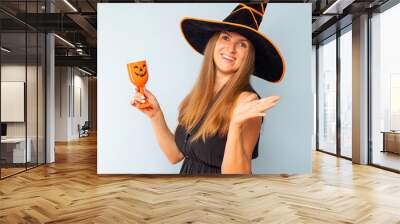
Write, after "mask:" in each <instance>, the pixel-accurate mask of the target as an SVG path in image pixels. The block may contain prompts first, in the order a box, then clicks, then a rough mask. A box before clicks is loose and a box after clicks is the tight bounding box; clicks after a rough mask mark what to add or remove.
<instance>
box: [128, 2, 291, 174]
mask: <svg viewBox="0 0 400 224" xmlns="http://www.w3.org/2000/svg"><path fill="white" fill-rule="evenodd" d="M265 6H266V4H265V3H264V4H242V3H241V4H239V5H238V6H237V7H236V8H235V9H234V10H233V11H232V13H231V14H230V15H229V16H228V17H227V18H225V20H224V21H211V20H204V19H195V18H184V19H183V20H182V22H181V27H182V32H183V34H184V36H185V38H186V40H187V41H188V42H189V44H190V45H191V46H192V47H193V48H194V49H195V50H196V51H198V52H199V53H201V54H204V60H203V65H202V68H201V71H200V74H199V77H198V79H197V82H196V83H195V85H194V87H193V89H192V90H191V92H190V93H189V94H188V95H187V96H186V97H185V98H184V100H183V101H182V103H181V104H180V106H179V117H178V122H179V124H178V126H177V128H176V130H175V133H172V132H171V131H170V129H169V128H168V126H167V124H166V122H165V119H164V116H163V113H162V110H161V108H160V105H159V103H158V102H157V99H156V97H155V96H154V95H153V94H152V93H151V92H150V91H149V90H145V95H144V96H141V95H140V94H139V93H137V94H136V95H135V97H134V99H133V100H132V102H131V104H132V105H133V106H136V105H138V104H140V103H141V102H143V99H144V98H147V101H148V102H149V103H150V104H151V107H150V108H146V109H140V110H141V111H142V112H144V113H145V114H146V115H147V116H148V117H149V119H150V120H151V123H152V126H153V128H154V130H155V133H156V136H157V140H158V143H159V145H160V147H161V149H162V150H163V152H164V153H165V155H166V157H167V158H168V160H169V161H170V162H171V163H172V164H176V163H178V162H179V161H181V160H184V161H183V165H182V167H181V170H180V174H192V175H215V174H251V173H252V166H251V162H252V159H254V158H257V156H258V141H259V134H260V129H261V125H262V122H263V117H264V115H265V112H266V110H268V109H270V108H272V107H274V106H275V105H276V104H277V102H278V99H279V97H278V96H270V97H266V98H262V99H260V97H259V95H258V94H257V93H256V91H255V90H254V89H253V88H252V87H251V85H250V75H251V74H254V75H256V76H258V77H260V78H263V79H265V80H268V81H271V82H277V81H280V80H282V77H283V73H284V62H283V58H282V57H281V56H280V53H279V51H278V49H277V48H276V47H275V46H274V45H273V44H272V42H270V41H269V40H268V38H266V37H265V36H264V35H263V34H261V33H259V32H258V26H259V24H260V23H261V20H262V16H263V14H264V12H265V11H264V10H265Z"/></svg>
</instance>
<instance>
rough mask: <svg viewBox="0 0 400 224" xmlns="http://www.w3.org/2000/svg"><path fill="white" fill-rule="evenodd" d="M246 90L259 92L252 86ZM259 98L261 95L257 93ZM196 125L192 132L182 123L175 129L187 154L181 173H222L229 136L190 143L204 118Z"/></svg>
mask: <svg viewBox="0 0 400 224" xmlns="http://www.w3.org/2000/svg"><path fill="white" fill-rule="evenodd" d="M245 91H249V92H253V93H255V94H257V92H256V91H255V90H254V89H253V88H252V87H251V86H250V85H248V87H247V88H246V90H245ZM257 96H258V98H260V96H259V95H258V94H257ZM204 117H205V116H203V118H202V119H201V120H200V122H199V123H198V124H197V125H196V127H195V128H194V129H193V131H192V133H188V132H187V130H186V129H185V128H184V127H183V126H181V125H180V124H179V125H178V126H177V128H176V130H175V143H176V145H177V146H178V148H179V150H180V151H181V152H182V154H183V155H184V156H185V158H184V161H183V164H182V167H181V170H180V174H184V175H218V174H221V165H222V160H223V158H224V152H225V144H226V140H227V136H224V137H220V136H219V135H215V136H212V137H209V138H206V140H205V142H203V140H202V139H201V138H200V139H198V140H196V141H194V142H193V143H191V144H190V143H189V140H190V137H191V136H193V135H194V134H195V133H196V131H197V130H198V129H199V128H200V126H201V124H202V122H203V119H204ZM258 142H259V138H258V139H257V143H256V145H255V148H254V151H253V155H252V158H253V159H255V158H257V157H258Z"/></svg>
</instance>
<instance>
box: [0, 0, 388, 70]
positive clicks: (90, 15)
mask: <svg viewBox="0 0 400 224" xmlns="http://www.w3.org/2000/svg"><path fill="white" fill-rule="evenodd" d="M387 1H388V0H270V1H269V2H270V3H279V2H284V3H312V13H313V15H312V21H310V22H312V32H313V33H312V36H313V43H314V44H316V43H319V42H320V41H322V40H323V39H325V38H327V37H329V36H330V35H332V34H334V33H335V32H336V30H337V28H341V27H345V26H347V25H349V24H351V20H352V17H354V16H357V15H359V14H360V13H363V12H365V11H366V10H372V9H374V8H377V7H379V6H380V5H382V4H384V3H385V2H387ZM121 2H124V3H126V2H131V3H135V2H136V3H137V2H157V3H166V2H187V0H185V1H183V0H182V1H179V0H175V1H168V0H159V1H157V0H153V1H150V0H136V1H134V0H122V1H116V0H47V6H46V0H24V1H21V0H1V2H0V24H1V30H2V32H3V33H6V34H3V35H2V36H3V38H8V39H7V42H8V43H11V44H10V45H9V46H12V47H15V48H16V49H18V46H25V45H24V43H25V39H24V38H22V36H23V33H24V32H25V30H26V29H28V30H29V31H39V32H55V33H56V34H57V35H58V37H57V38H55V45H56V50H55V53H56V65H60V66H61V65H69V66H80V67H82V68H86V69H88V70H90V71H92V72H93V73H95V72H96V64H97V62H96V56H97V50H96V49H97V3H121ZM191 2H213V1H204V0H197V1H191ZM218 2H237V1H218ZM242 2H245V1H242ZM50 12H51V13H50ZM339 20H340V21H341V22H338V21H339ZM346 21H347V22H346ZM338 24H339V25H338ZM21 32H22V33H21ZM18 33H20V34H18ZM59 37H60V38H59ZM63 39H64V40H66V41H67V42H66V41H63ZM68 42H69V43H68ZM2 43H4V41H3V42H2ZM31 46H32V47H35V45H34V43H31V44H29V45H28V50H27V51H28V52H30V51H31V49H30V47H31ZM20 49H21V50H24V49H23V48H20Z"/></svg>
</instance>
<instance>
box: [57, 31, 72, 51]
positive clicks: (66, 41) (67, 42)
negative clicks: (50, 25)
mask: <svg viewBox="0 0 400 224" xmlns="http://www.w3.org/2000/svg"><path fill="white" fill-rule="evenodd" d="M54 36H55V37H57V38H58V39H60V40H61V41H63V42H64V43H66V44H67V45H69V46H71V47H73V48H75V45H73V44H71V42H69V41H68V40H66V39H64V38H62V37H60V36H58V35H57V34H54Z"/></svg>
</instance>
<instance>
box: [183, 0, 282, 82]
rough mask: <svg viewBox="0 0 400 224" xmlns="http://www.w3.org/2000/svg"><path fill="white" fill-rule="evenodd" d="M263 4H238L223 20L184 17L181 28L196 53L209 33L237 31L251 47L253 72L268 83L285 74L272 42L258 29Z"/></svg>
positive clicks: (277, 79) (279, 79) (280, 57)
mask: <svg viewBox="0 0 400 224" xmlns="http://www.w3.org/2000/svg"><path fill="white" fill-rule="evenodd" d="M266 6H267V3H257V4H254V3H246V4H245V3H240V4H239V5H238V6H236V7H235V8H234V9H233V11H232V12H231V13H230V14H229V15H228V16H227V17H226V18H225V19H224V20H223V21H216V20H207V19H200V18H192V17H184V18H183V19H182V20H181V31H182V33H183V36H184V37H185V39H186V40H187V42H188V43H189V45H190V46H192V47H193V49H195V50H196V51H197V52H199V53H200V54H203V53H204V49H205V47H206V45H207V42H208V40H209V39H210V38H211V36H212V35H213V34H214V33H215V32H218V31H229V32H237V33H239V34H241V35H243V36H245V37H246V38H247V39H248V40H249V41H251V43H252V44H253V46H254V49H255V67H254V72H253V75H255V76H257V77H259V78H262V79H264V80H267V81H270V82H279V81H281V80H282V79H283V76H284V73H285V61H284V59H283V57H282V55H281V53H280V52H279V50H278V48H277V47H276V46H275V44H274V43H273V42H272V41H271V40H270V39H269V38H268V37H267V36H265V35H264V34H262V33H260V32H259V31H258V28H259V27H260V24H261V21H262V18H263V16H264V14H265V7H266Z"/></svg>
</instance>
